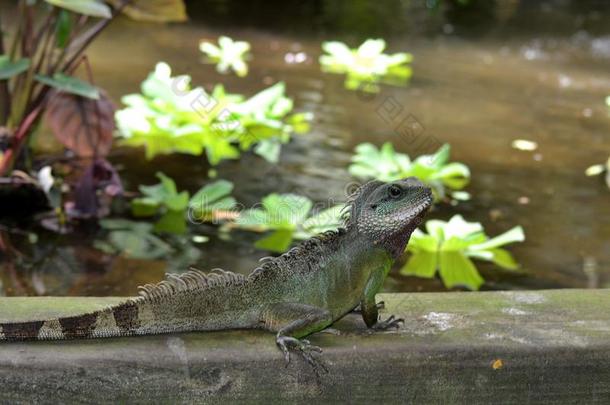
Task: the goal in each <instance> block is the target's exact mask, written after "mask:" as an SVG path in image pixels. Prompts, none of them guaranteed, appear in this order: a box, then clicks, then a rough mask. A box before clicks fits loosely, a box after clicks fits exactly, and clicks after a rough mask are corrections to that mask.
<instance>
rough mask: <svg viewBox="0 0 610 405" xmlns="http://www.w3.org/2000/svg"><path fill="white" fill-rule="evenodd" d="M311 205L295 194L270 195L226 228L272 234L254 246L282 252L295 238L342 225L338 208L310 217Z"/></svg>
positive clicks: (304, 237) (339, 208)
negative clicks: (269, 232)
mask: <svg viewBox="0 0 610 405" xmlns="http://www.w3.org/2000/svg"><path fill="white" fill-rule="evenodd" d="M312 208H313V202H312V201H311V200H310V199H309V198H307V197H304V196H300V195H296V194H276V193H272V194H269V195H267V196H266V197H264V198H263V199H262V201H261V203H260V206H258V207H255V208H250V209H247V210H244V211H242V212H241V213H240V214H239V216H238V217H237V219H236V220H235V222H233V223H228V224H227V225H226V227H227V228H239V229H245V230H249V231H255V232H267V231H272V233H271V234H269V235H268V236H266V237H264V238H262V239H260V240H258V241H257V242H256V244H255V246H256V247H258V248H259V249H264V250H269V251H272V252H284V251H285V250H286V249H288V247H290V245H291V243H292V242H293V240H294V239H307V238H310V237H311V236H314V235H317V234H318V233H321V232H325V231H328V230H331V229H337V228H338V227H339V226H341V224H342V220H341V210H342V208H343V206H341V205H337V206H334V207H331V208H327V209H325V210H322V211H319V212H318V213H316V214H312V213H311V211H312Z"/></svg>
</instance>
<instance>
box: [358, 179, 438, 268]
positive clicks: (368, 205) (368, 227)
mask: <svg viewBox="0 0 610 405" xmlns="http://www.w3.org/2000/svg"><path fill="white" fill-rule="evenodd" d="M431 205H432V192H431V190H430V188H428V187H426V186H425V185H424V184H423V183H422V182H420V181H419V180H417V179H416V178H415V177H408V178H405V179H402V180H397V181H392V182H388V183H384V182H381V181H371V182H368V183H366V184H364V185H363V186H361V187H360V188H359V189H358V191H356V193H355V194H354V195H353V197H352V199H351V201H350V203H349V217H348V219H347V221H346V226H347V228H348V229H352V230H355V231H357V232H358V233H360V234H364V235H365V236H366V237H367V238H369V240H371V241H372V243H374V244H376V245H380V246H383V247H385V248H386V249H387V250H388V251H389V252H390V253H391V254H392V255H393V256H394V257H398V256H399V255H400V254H402V252H403V251H404V248H405V246H406V245H407V243H408V242H409V238H410V236H411V233H412V232H413V231H414V230H415V228H417V227H418V226H419V224H420V223H421V221H422V220H423V217H424V215H425V214H426V212H427V211H428V209H429V208H430V206H431Z"/></svg>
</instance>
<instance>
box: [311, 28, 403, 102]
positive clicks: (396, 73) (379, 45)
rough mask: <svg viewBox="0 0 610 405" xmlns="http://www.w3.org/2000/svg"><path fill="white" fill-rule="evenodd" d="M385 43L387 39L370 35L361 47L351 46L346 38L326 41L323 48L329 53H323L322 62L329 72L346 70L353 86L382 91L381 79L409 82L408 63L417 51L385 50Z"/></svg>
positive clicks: (355, 88)
mask: <svg viewBox="0 0 610 405" xmlns="http://www.w3.org/2000/svg"><path fill="white" fill-rule="evenodd" d="M385 47H386V43H385V41H384V40H383V39H367V40H366V41H364V43H363V44H362V45H360V46H359V47H358V48H357V49H350V48H349V47H348V46H347V45H346V44H344V43H343V42H338V41H330V42H324V43H323V44H322V49H323V50H324V51H325V52H326V54H324V55H322V56H320V65H322V70H323V71H326V72H330V73H338V74H343V73H345V74H346V78H345V87H346V88H347V89H349V90H363V91H366V92H378V91H379V86H378V85H377V83H379V82H388V83H397V84H404V83H406V81H407V80H408V79H409V78H410V77H411V74H412V69H411V67H410V66H408V63H410V62H411V61H412V60H413V55H411V54H410V53H406V52H399V53H395V54H392V55H389V54H385V53H383V50H384V49H385Z"/></svg>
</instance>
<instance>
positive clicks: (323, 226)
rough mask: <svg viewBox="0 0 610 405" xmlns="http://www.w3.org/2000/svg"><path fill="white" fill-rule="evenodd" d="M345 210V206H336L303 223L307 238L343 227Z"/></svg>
mask: <svg viewBox="0 0 610 405" xmlns="http://www.w3.org/2000/svg"><path fill="white" fill-rule="evenodd" d="M344 208H345V206H343V205H335V206H334V207H330V208H327V209H325V210H323V211H320V212H318V213H317V214H316V215H312V216H311V217H309V218H307V219H306V220H305V221H303V224H302V228H303V229H304V230H305V232H306V234H307V237H309V236H313V235H316V234H319V233H322V232H325V231H329V230H332V229H337V228H339V227H340V226H342V225H343V219H341V212H342V211H343V209H344Z"/></svg>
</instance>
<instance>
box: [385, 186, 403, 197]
mask: <svg viewBox="0 0 610 405" xmlns="http://www.w3.org/2000/svg"><path fill="white" fill-rule="evenodd" d="M388 194H389V195H390V197H392V198H396V197H400V195H401V194H402V189H401V188H400V187H399V186H397V185H395V184H392V185H391V186H390V187H388Z"/></svg>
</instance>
